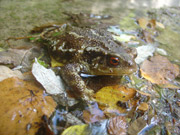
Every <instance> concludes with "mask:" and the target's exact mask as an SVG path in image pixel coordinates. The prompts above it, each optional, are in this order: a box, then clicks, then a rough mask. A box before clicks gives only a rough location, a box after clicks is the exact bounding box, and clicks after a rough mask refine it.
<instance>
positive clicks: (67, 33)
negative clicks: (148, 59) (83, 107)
mask: <svg viewBox="0 0 180 135" xmlns="http://www.w3.org/2000/svg"><path fill="white" fill-rule="evenodd" d="M40 36H41V38H42V39H43V40H44V41H45V42H46V43H47V46H48V48H49V52H50V55H51V56H52V57H53V58H54V59H55V60H56V61H58V62H60V63H62V64H63V65H64V66H62V67H61V70H60V75H61V77H62V78H63V80H64V81H65V83H66V84H67V85H68V86H69V87H70V88H71V89H72V90H73V91H75V93H76V95H78V96H79V97H80V98H81V99H82V100H84V101H87V102H89V101H91V99H92V95H93V91H92V90H91V89H88V88H87V86H86V84H85V82H84V81H83V80H82V78H81V76H80V73H84V74H90V75H112V76H122V75H124V74H130V73H133V72H134V71H136V68H137V66H136V63H135V62H134V58H135V57H136V50H135V49H133V48H129V47H125V46H123V45H122V44H121V43H120V42H117V41H115V40H114V39H113V37H112V34H111V33H110V32H107V31H106V30H99V29H91V28H79V27H75V26H70V25H68V24H64V25H62V26H56V25H54V26H52V27H49V28H47V29H46V30H45V31H44V32H42V33H41V35H40Z"/></svg>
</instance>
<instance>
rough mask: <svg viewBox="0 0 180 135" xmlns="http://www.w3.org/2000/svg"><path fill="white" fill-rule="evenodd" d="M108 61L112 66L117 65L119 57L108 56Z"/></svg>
mask: <svg viewBox="0 0 180 135" xmlns="http://www.w3.org/2000/svg"><path fill="white" fill-rule="evenodd" d="M109 63H110V64H111V65H112V66H117V65H119V58H118V57H110V60H109Z"/></svg>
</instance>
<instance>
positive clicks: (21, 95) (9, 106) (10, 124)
mask: <svg viewBox="0 0 180 135" xmlns="http://www.w3.org/2000/svg"><path fill="white" fill-rule="evenodd" d="M0 96H1V99H0V102H1V106H0V117H1V122H0V134H7V135H8V134H18V135H24V134H29V135H34V134H35V133H36V132H37V130H38V128H39V127H41V123H42V119H41V118H42V116H46V117H49V116H50V115H51V113H52V112H53V111H54V109H55V107H56V103H55V102H54V101H53V99H52V98H51V97H49V96H45V95H44V94H43V90H42V89H41V88H39V86H36V85H35V84H34V83H32V82H25V81H23V80H20V79H18V78H8V79H6V80H4V81H2V82H0Z"/></svg>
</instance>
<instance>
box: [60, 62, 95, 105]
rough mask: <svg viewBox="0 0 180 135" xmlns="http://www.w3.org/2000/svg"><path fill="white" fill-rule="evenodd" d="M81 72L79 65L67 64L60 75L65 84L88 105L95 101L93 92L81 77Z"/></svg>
mask: <svg viewBox="0 0 180 135" xmlns="http://www.w3.org/2000/svg"><path fill="white" fill-rule="evenodd" d="M80 71H81V68H80V65H79V64H74V63H71V64H67V65H65V66H64V67H62V68H61V70H60V74H61V77H62V78H63V80H64V81H65V83H66V84H67V85H68V86H69V87H70V88H71V90H73V91H74V92H75V95H76V96H79V97H80V98H81V99H82V100H84V101H85V102H87V103H90V102H91V101H93V100H94V99H93V97H92V96H93V94H94V93H93V90H90V89H88V88H87V87H86V84H85V82H84V81H83V80H82V78H81V76H80V75H79V74H80Z"/></svg>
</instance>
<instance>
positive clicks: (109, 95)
mask: <svg viewBox="0 0 180 135" xmlns="http://www.w3.org/2000/svg"><path fill="white" fill-rule="evenodd" d="M135 94H136V90H135V89H133V88H127V87H125V86H120V85H115V86H107V87H103V88H102V89H100V90H99V91H98V92H97V93H96V94H95V96H94V97H95V99H96V101H97V102H99V103H102V104H106V105H107V107H105V106H101V104H99V107H100V108H101V109H102V110H106V111H107V112H118V113H124V112H125V111H126V109H124V108H123V107H119V106H118V102H119V101H120V102H124V103H125V102H127V101H129V100H130V99H132V98H133V97H134V96H135ZM132 102H133V101H132ZM130 104H131V105H130V106H132V104H133V103H130Z"/></svg>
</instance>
